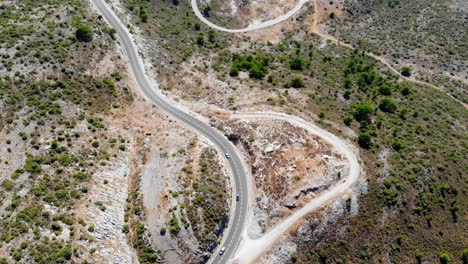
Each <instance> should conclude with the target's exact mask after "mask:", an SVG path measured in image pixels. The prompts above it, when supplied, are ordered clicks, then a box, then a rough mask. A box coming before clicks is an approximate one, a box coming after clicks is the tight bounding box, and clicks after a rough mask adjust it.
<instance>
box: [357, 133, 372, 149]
mask: <svg viewBox="0 0 468 264" xmlns="http://www.w3.org/2000/svg"><path fill="white" fill-rule="evenodd" d="M358 143H359V146H361V147H362V148H364V149H368V148H370V146H371V144H372V137H371V135H370V134H369V132H361V133H359V138H358Z"/></svg>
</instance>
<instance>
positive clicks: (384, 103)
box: [379, 98, 397, 113]
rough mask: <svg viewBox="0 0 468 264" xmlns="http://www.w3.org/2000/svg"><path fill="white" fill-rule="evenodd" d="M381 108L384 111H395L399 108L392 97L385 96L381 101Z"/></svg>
mask: <svg viewBox="0 0 468 264" xmlns="http://www.w3.org/2000/svg"><path fill="white" fill-rule="evenodd" d="M379 109H380V110H382V111H383V112H388V113H394V112H395V111H396V109H397V104H396V103H395V101H393V100H392V99H390V98H384V99H382V100H381V101H380V104H379Z"/></svg>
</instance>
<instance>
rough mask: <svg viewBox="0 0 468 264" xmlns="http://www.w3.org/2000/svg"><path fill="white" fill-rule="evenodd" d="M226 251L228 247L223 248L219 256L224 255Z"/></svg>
mask: <svg viewBox="0 0 468 264" xmlns="http://www.w3.org/2000/svg"><path fill="white" fill-rule="evenodd" d="M224 251H226V247H223V248H221V250H220V251H219V254H220V255H223V254H224Z"/></svg>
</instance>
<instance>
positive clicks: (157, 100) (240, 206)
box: [92, 0, 248, 263]
mask: <svg viewBox="0 0 468 264" xmlns="http://www.w3.org/2000/svg"><path fill="white" fill-rule="evenodd" d="M92 2H93V3H94V5H95V6H96V8H97V9H98V10H99V12H100V13H101V14H102V16H103V17H104V18H105V20H106V21H107V22H108V23H109V24H110V25H111V26H112V27H113V28H114V29H115V30H116V31H117V35H118V37H119V39H120V42H121V43H122V45H123V47H124V49H125V53H126V55H127V56H128V60H129V62H130V66H131V69H132V71H133V74H134V76H135V79H136V81H137V83H138V85H139V87H140V89H141V90H142V92H143V93H144V94H145V96H146V97H147V98H148V99H149V100H150V101H151V102H152V103H153V104H154V105H156V106H157V107H159V109H161V110H162V111H163V112H165V113H167V114H169V115H170V116H172V117H174V118H176V119H177V120H179V121H180V122H183V123H185V124H187V125H189V126H190V127H192V128H193V129H195V130H197V131H198V132H199V133H201V134H203V135H204V136H206V137H207V138H208V139H209V140H211V142H213V143H214V144H215V145H216V146H217V147H218V148H219V149H220V150H221V151H222V152H223V153H229V155H230V159H229V160H228V161H229V165H230V167H231V170H232V173H233V177H234V184H235V186H234V196H233V199H234V203H235V210H234V214H233V215H231V217H230V219H229V224H228V225H229V226H228V229H227V234H224V237H225V240H224V243H223V244H222V245H220V246H219V247H218V249H220V248H222V247H226V251H225V252H224V254H223V255H222V256H221V255H219V254H218V252H215V253H214V255H213V256H212V258H211V260H210V261H211V262H212V263H227V262H228V261H229V260H230V259H231V258H232V257H233V256H234V254H235V253H236V250H237V248H238V246H239V243H240V240H241V237H242V231H243V227H244V225H245V223H246V215H247V205H248V203H247V201H248V185H247V175H246V173H245V171H244V169H243V166H242V162H241V158H240V157H239V156H238V155H237V152H236V151H235V150H234V146H233V145H232V144H231V143H230V142H229V141H228V140H227V139H226V137H224V136H223V135H222V134H221V133H220V132H218V131H217V130H216V129H215V128H213V127H211V126H210V125H208V124H206V123H204V122H203V121H201V120H198V119H197V118H196V117H194V115H191V114H190V113H189V112H188V111H183V110H181V108H180V106H175V105H174V103H173V102H167V101H166V99H165V98H164V96H160V95H159V93H157V92H156V89H159V88H158V87H155V86H154V85H152V84H151V82H150V81H149V79H148V78H147V76H146V75H145V70H144V67H143V64H142V62H141V61H140V60H139V57H138V54H137V49H136V46H135V45H134V43H133V42H132V39H131V37H130V34H129V33H128V31H127V29H126V28H125V27H124V26H123V24H122V23H121V22H120V20H119V19H118V18H117V17H116V16H115V14H114V13H113V12H112V11H111V9H110V7H109V6H108V5H107V4H106V3H105V2H104V0H92ZM155 122H156V121H155ZM237 193H238V194H239V195H240V201H238V202H236V201H235V198H234V197H235V194H237Z"/></svg>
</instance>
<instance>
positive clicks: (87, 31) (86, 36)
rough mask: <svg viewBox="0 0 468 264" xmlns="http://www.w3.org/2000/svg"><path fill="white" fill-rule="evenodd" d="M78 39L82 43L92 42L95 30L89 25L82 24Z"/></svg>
mask: <svg viewBox="0 0 468 264" xmlns="http://www.w3.org/2000/svg"><path fill="white" fill-rule="evenodd" d="M75 35H76V39H78V40H79V41H81V42H91V41H92V40H93V35H94V33H93V29H92V28H91V27H89V26H87V25H83V24H81V25H80V26H79V27H78V29H77V30H76V33H75Z"/></svg>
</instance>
